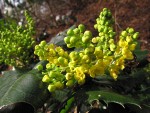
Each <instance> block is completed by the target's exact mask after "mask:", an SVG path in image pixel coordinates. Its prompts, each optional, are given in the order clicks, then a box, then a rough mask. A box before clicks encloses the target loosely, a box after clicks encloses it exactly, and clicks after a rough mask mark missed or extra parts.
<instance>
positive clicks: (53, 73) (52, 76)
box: [48, 71, 56, 78]
mask: <svg viewBox="0 0 150 113" xmlns="http://www.w3.org/2000/svg"><path fill="white" fill-rule="evenodd" d="M48 75H49V77H50V78H54V77H56V72H55V71H50V72H49V74H48Z"/></svg>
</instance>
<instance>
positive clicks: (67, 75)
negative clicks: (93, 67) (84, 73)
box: [65, 73, 73, 80]
mask: <svg viewBox="0 0 150 113" xmlns="http://www.w3.org/2000/svg"><path fill="white" fill-rule="evenodd" d="M65 77H66V80H70V79H72V77H73V74H72V73H66V76H65Z"/></svg>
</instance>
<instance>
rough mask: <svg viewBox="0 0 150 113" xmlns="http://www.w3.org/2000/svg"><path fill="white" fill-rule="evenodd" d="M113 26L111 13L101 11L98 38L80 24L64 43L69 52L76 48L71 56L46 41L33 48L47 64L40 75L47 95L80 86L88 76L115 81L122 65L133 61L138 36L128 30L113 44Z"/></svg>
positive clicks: (136, 33) (68, 34)
mask: <svg viewBox="0 0 150 113" xmlns="http://www.w3.org/2000/svg"><path fill="white" fill-rule="evenodd" d="M113 23H114V20H113V18H112V14H111V12H110V11H109V10H108V9H107V8H104V9H103V11H102V12H101V13H100V16H99V18H97V19H96V24H95V25H94V28H95V29H97V30H98V32H99V36H97V37H93V35H92V33H91V32H90V31H89V30H86V29H85V26H84V25H82V24H80V25H79V26H78V27H77V28H75V29H69V30H68V31H67V37H65V38H64V41H65V43H66V44H67V47H68V48H72V47H75V48H78V49H77V50H76V51H72V52H70V53H69V52H67V51H64V50H63V49H62V48H61V47H57V46H55V45H53V44H46V42H45V41H42V42H41V43H40V44H39V45H36V47H35V54H36V55H38V56H39V57H40V60H47V61H48V62H49V63H48V64H47V65H46V71H43V74H44V77H43V82H46V83H48V89H49V91H50V92H53V91H55V90H56V89H61V88H63V87H65V86H67V87H72V86H74V85H75V84H79V85H82V84H84V83H85V80H86V77H87V76H89V77H91V78H95V77H96V76H101V75H104V74H105V72H109V73H110V75H111V76H112V78H113V79H115V80H116V79H117V77H118V75H119V72H120V70H123V69H124V68H125V61H126V60H131V59H133V53H132V52H133V51H134V49H135V47H136V39H137V37H138V32H135V31H134V29H133V28H127V29H126V30H125V31H122V33H121V35H120V39H119V41H118V42H115V41H114V38H115V36H116V35H115V34H116V33H115V32H114V30H113V26H112V25H113Z"/></svg>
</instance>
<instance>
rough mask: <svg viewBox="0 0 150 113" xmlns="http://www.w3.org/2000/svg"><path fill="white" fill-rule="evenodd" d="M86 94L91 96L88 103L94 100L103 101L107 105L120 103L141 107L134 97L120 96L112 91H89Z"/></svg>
mask: <svg viewBox="0 0 150 113" xmlns="http://www.w3.org/2000/svg"><path fill="white" fill-rule="evenodd" d="M86 94H87V95H88V96H89V97H88V101H89V102H90V103H91V102H92V101H93V100H103V101H104V102H105V103H106V104H108V103H109V102H114V103H118V104H120V105H122V106H124V104H127V103H128V104H134V105H136V106H139V107H140V105H139V101H137V100H135V99H133V98H132V97H129V96H125V95H120V94H118V93H115V92H112V91H103V90H102V91H88V92H86Z"/></svg>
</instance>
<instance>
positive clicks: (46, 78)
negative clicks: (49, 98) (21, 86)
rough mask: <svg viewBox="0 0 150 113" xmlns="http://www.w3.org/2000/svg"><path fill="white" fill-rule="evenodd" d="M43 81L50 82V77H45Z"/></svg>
mask: <svg viewBox="0 0 150 113" xmlns="http://www.w3.org/2000/svg"><path fill="white" fill-rule="evenodd" d="M42 81H43V82H49V81H50V78H49V76H48V75H44V77H43V78H42Z"/></svg>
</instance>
